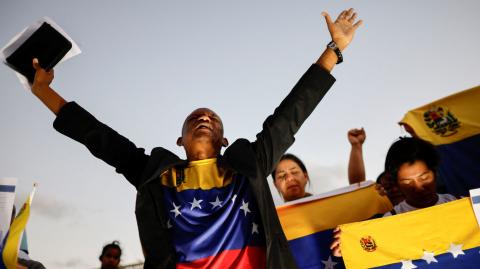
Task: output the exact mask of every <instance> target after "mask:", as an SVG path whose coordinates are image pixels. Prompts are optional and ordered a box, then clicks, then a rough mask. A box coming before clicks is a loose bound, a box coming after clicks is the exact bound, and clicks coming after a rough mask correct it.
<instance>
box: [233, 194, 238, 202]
mask: <svg viewBox="0 0 480 269" xmlns="http://www.w3.org/2000/svg"><path fill="white" fill-rule="evenodd" d="M235 199H237V195H236V194H235V195H234V196H233V197H232V202H233V203H235Z"/></svg>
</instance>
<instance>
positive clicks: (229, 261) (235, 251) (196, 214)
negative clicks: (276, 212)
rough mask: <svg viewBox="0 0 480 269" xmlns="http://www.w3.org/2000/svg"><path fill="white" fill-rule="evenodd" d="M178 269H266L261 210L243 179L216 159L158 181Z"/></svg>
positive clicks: (171, 171) (173, 170)
mask: <svg viewBox="0 0 480 269" xmlns="http://www.w3.org/2000/svg"><path fill="white" fill-rule="evenodd" d="M160 180H161V183H162V186H163V192H164V199H165V201H164V202H165V205H166V209H167V212H168V215H169V221H168V227H169V229H171V233H172V234H173V242H174V245H175V250H176V258H177V268H182V269H183V268H265V267H266V262H265V238H264V234H263V231H262V230H263V229H262V224H261V221H260V216H259V210H258V207H257V204H256V201H255V198H254V197H253V195H252V193H251V190H250V188H249V186H248V180H247V178H246V177H245V176H243V175H240V174H235V173H232V172H231V171H224V170H222V169H219V168H218V166H217V159H206V160H200V161H193V162H189V164H188V167H186V168H171V169H169V170H167V171H166V172H164V173H163V174H162V175H161V176H160Z"/></svg>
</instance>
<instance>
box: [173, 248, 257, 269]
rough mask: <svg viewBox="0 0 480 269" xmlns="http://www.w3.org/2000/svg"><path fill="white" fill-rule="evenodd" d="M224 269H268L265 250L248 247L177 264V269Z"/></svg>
mask: <svg viewBox="0 0 480 269" xmlns="http://www.w3.org/2000/svg"><path fill="white" fill-rule="evenodd" d="M207 268H208V269H216V268H218V269H223V268H242V269H257V268H266V261H265V248H264V247H246V248H244V249H235V250H226V251H223V252H221V253H219V254H217V255H215V256H210V257H206V258H202V259H198V260H196V261H193V262H189V263H179V264H177V269H207Z"/></svg>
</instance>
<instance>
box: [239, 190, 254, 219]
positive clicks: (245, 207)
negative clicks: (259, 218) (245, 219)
mask: <svg viewBox="0 0 480 269" xmlns="http://www.w3.org/2000/svg"><path fill="white" fill-rule="evenodd" d="M235 196H236V195H235ZM240 210H243V211H244V213H245V216H247V213H252V211H250V209H248V203H245V201H244V200H242V206H241V207H240Z"/></svg>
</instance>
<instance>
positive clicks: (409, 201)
mask: <svg viewBox="0 0 480 269" xmlns="http://www.w3.org/2000/svg"><path fill="white" fill-rule="evenodd" d="M439 163H440V157H439V156H438V153H437V151H436V150H435V147H434V146H433V145H432V144H430V143H428V142H427V141H424V140H422V139H420V138H415V137H401V138H400V139H399V140H397V141H396V142H395V143H393V144H392V146H391V147H390V149H389V150H388V153H387V157H386V160H385V171H386V175H387V176H386V179H387V180H388V181H389V182H390V184H391V185H392V186H395V187H396V188H398V190H399V191H400V192H401V193H402V194H403V196H404V197H405V200H404V201H402V202H400V203H398V204H397V205H395V206H394V208H393V210H392V211H391V212H387V213H386V214H385V215H384V216H390V215H395V214H400V213H404V212H409V211H413V210H416V209H420V208H426V207H430V206H434V205H438V204H442V203H446V202H449V201H453V200H456V199H457V198H456V197H455V196H453V195H450V194H438V193H437V188H436V177H437V168H438V165H439Z"/></svg>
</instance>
